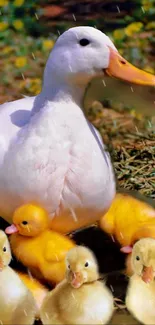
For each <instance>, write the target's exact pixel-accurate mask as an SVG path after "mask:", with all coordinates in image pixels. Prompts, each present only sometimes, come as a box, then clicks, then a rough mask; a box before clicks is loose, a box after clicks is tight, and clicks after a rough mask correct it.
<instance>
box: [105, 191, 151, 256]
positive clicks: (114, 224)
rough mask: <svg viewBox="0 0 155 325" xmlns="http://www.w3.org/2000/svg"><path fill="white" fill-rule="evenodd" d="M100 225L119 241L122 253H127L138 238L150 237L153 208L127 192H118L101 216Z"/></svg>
mask: <svg viewBox="0 0 155 325" xmlns="http://www.w3.org/2000/svg"><path fill="white" fill-rule="evenodd" d="M100 227H101V228H102V229H103V230H104V231H105V232H106V233H108V234H109V235H111V236H113V237H114V238H115V239H116V240H117V242H119V244H120V245H121V246H122V249H121V250H122V251H123V252H124V253H129V252H130V251H131V249H130V248H131V246H132V245H133V243H134V242H135V241H136V240H137V239H138V238H143V237H146V236H147V237H152V234H153V232H154V229H155V209H154V208H153V207H152V206H150V205H149V204H147V203H145V202H143V201H141V200H138V199H136V198H134V197H132V196H130V195H128V194H120V193H118V194H116V196H115V199H114V201H113V203H112V205H111V207H110V209H109V210H108V212H107V213H106V214H105V215H104V216H103V217H102V218H101V220H100ZM154 236H155V235H154Z"/></svg>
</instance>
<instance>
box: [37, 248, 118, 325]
mask: <svg viewBox="0 0 155 325" xmlns="http://www.w3.org/2000/svg"><path fill="white" fill-rule="evenodd" d="M98 278H99V272H98V265H97V261H96V259H95V256H94V255H93V253H92V251H91V250H89V249H88V248H86V247H82V246H77V247H74V248H72V249H71V250H70V251H69V252H68V253H67V256H66V279H65V280H63V281H62V282H61V283H59V285H58V286H57V287H56V288H55V289H54V290H53V291H51V292H50V293H49V294H48V295H47V296H46V298H45V300H44V302H43V306H42V308H41V312H40V316H41V320H42V322H43V324H73V325H74V324H106V323H107V322H108V321H109V320H110V318H111V316H112V314H113V311H114V303H113V296H112V294H111V292H110V291H109V289H108V288H107V287H106V286H105V285H104V284H103V283H102V282H100V281H99V280H98Z"/></svg>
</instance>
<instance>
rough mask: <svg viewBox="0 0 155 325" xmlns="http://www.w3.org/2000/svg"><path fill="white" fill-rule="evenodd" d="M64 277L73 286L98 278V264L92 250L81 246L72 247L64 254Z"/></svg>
mask: <svg viewBox="0 0 155 325" xmlns="http://www.w3.org/2000/svg"><path fill="white" fill-rule="evenodd" d="M66 265H67V271H66V278H67V281H68V283H70V284H71V286H72V287H74V288H79V287H81V286H82V285H83V284H84V283H90V282H94V281H96V280H97V279H98V278H99V272H98V264H97V261H96V258H95V256H94V254H93V253H92V251H91V250H90V249H88V248H86V247H83V246H76V247H74V248H72V249H71V250H70V251H69V252H68V253H67V255H66Z"/></svg>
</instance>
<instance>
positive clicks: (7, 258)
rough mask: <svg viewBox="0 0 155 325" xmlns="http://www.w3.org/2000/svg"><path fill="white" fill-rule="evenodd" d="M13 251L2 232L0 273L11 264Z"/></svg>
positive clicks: (0, 235) (0, 240)
mask: <svg viewBox="0 0 155 325" xmlns="http://www.w3.org/2000/svg"><path fill="white" fill-rule="evenodd" d="M11 258H12V256H11V249H10V244H9V241H8V238H7V236H6V234H5V233H4V231H2V230H0V271H2V270H3V269H4V267H5V266H8V265H9V264H10V262H11Z"/></svg>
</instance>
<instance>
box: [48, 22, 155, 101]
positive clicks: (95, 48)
mask: <svg viewBox="0 0 155 325" xmlns="http://www.w3.org/2000/svg"><path fill="white" fill-rule="evenodd" d="M105 74H106V75H108V76H109V77H115V78H119V79H122V80H125V81H127V82H130V83H135V84H139V85H150V86H155V76H153V75H151V74H149V73H147V72H144V71H142V70H140V69H138V68H136V67H134V66H133V65H132V64H130V63H129V62H128V61H127V60H125V59H124V58H123V57H122V56H121V55H120V54H119V53H118V51H117V49H116V47H115V46H114V44H113V43H112V41H111V40H110V38H109V37H108V36H106V35H105V34H104V33H102V32H101V31H99V30H97V29H95V28H93V27H85V26H81V27H74V28H71V29H69V30H67V31H66V32H64V33H63V34H62V35H61V36H60V37H59V38H58V40H57V41H56V43H55V46H54V48H53V49H52V51H51V54H50V56H49V59H48V61H47V64H46V67H45V72H44V82H43V91H45V92H48V93H51V94H52V93H57V92H58V91H60V89H62V88H63V87H66V89H65V90H67V88H69V93H71V90H72V91H73V89H74V90H75V93H77V89H76V87H81V88H83V90H84V89H85V87H86V86H87V84H88V83H89V81H91V80H92V78H94V77H98V76H101V77H102V76H104V75H105ZM52 80H53V82H52ZM51 85H52V87H51ZM75 93H74V94H73V95H75Z"/></svg>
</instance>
